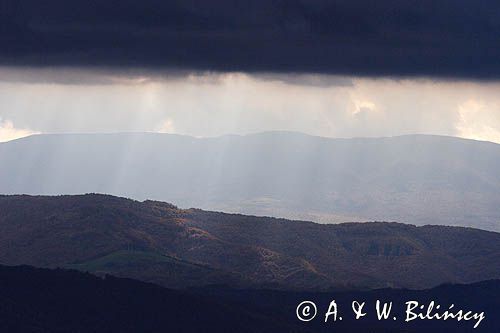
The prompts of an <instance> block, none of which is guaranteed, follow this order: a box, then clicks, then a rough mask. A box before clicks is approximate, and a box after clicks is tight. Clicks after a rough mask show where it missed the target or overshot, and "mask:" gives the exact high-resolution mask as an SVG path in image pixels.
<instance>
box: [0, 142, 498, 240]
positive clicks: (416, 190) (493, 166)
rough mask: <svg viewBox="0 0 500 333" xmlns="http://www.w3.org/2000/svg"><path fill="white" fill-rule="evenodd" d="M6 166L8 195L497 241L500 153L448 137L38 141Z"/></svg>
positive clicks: (2, 182) (7, 158)
mask: <svg viewBox="0 0 500 333" xmlns="http://www.w3.org/2000/svg"><path fill="white" fill-rule="evenodd" d="M0 165H1V166H2V167H1V168H0V192H1V193H4V194H22V193H25V194H48V195H57V194H79V193H91V192H97V193H111V194H114V195H119V196H125V197H130V198H134V199H138V200H145V199H148V198H152V199H155V200H161V201H168V202H175V203H177V204H179V205H180V206H181V207H199V208H203V209H209V210H223V211H229V212H240V213H246V214H252V215H265V216H275V217H286V218H292V219H303V220H313V221H318V222H348V221H374V220H378V221H398V222H404V223H412V224H417V225H425V224H436V225H458V226H471V227H476V228H481V229H486V230H494V231H500V210H499V209H498V207H500V172H498V170H500V145H498V144H494V143H489V142H480V141H474V140H466V139H459V138H453V137H440V136H428V135H409V136H401V137H392V138H365V139H330V138H322V137H314V136H308V135H305V134H299V133H293V132H267V133H260V134H253V135H247V136H236V135H232V136H223V137H216V138H204V139H200V138H194V137H189V136H181V135H171V134H154V133H149V134H148V133H130V134H61V135H36V136H31V137H27V138H24V139H20V140H15V141H11V142H7V143H3V144H0Z"/></svg>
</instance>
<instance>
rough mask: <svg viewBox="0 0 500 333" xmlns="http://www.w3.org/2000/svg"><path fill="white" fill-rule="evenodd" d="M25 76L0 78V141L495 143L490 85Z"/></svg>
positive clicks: (494, 96)
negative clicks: (440, 139)
mask: <svg viewBox="0 0 500 333" xmlns="http://www.w3.org/2000/svg"><path fill="white" fill-rule="evenodd" d="M23 71H25V72H24V74H23ZM26 71H28V70H26V69H22V70H18V71H16V70H15V69H9V70H5V69H3V70H2V73H4V74H5V73H8V74H9V75H6V76H3V77H2V78H0V106H1V108H0V119H1V122H0V140H1V141H7V140H11V139H13V138H17V137H21V136H25V135H29V134H32V133H38V132H41V133H61V132H64V133H66V132H129V131H134V132H137V131H138V132H142V131H149V132H168V133H177V134H187V135H192V136H197V137H206V136H218V135H224V134H246V133H253V132H260V131H270V130H290V131H300V132H304V133H308V134H312V135H319V136H326V137H373V136H375V137H376V136H394V135H403V134H415V133H422V134H438V135H452V136H459V137H464V138H472V139H479V140H488V141H494V142H500V94H498V92H499V91H500V83H496V82H480V81H436V80H430V79H405V80H396V79H390V78H383V79H368V78H358V77H336V76H324V75H323V76H318V77H315V76H313V75H310V74H308V75H290V76H287V75H273V74H258V75H257V74H256V75H250V74H244V73H193V74H190V73H172V74H169V73H163V74H162V75H158V74H148V73H135V74H130V73H128V74H127V73H107V72H99V71H95V73H94V74H92V72H89V71H78V70H77V71H73V70H64V71H58V70H47V69H45V70H43V71H42V70H33V71H29V74H30V75H29V76H27V75H26ZM82 73H85V74H84V75H83V74H82ZM80 74H82V75H81V76H79V75H80ZM79 77H80V79H79Z"/></svg>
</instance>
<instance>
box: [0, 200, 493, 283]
mask: <svg viewBox="0 0 500 333" xmlns="http://www.w3.org/2000/svg"><path fill="white" fill-rule="evenodd" d="M0 263H3V264H8V265H19V264H29V265H33V266H39V267H69V268H77V269H80V270H83V271H91V272H94V273H97V274H107V273H109V274H114V275H117V276H121V277H129V278H135V279H139V280H143V281H147V282H154V283H157V284H161V285H163V286H167V287H175V288H185V287H193V286H205V285H217V284H219V285H229V286H232V287H238V288H277V289H285V290H330V289H336V290H338V289H354V288H381V287H402V288H417V289H420V288H429V287H433V286H436V285H439V284H442V283H472V282H477V281H482V280H488V279H495V278H500V233H495V232H488V231H482V230H478V229H471V228H462V227H443V226H423V227H415V226H412V225H405V224H399V223H376V222H370V223H346V224H338V225H324V224H316V223H312V222H300V221H289V220H285V219H275V218H262V217H255V216H245V215H235V214H225V213H218V212H208V211H202V210H198V209H188V210H182V209H179V208H177V207H175V206H173V205H171V204H167V203H163V202H158V201H145V202H138V201H134V200H129V199H124V198H118V197H113V196H107V195H79V196H57V197H43V196H37V197H32V196H0Z"/></svg>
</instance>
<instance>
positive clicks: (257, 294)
mask: <svg viewBox="0 0 500 333" xmlns="http://www.w3.org/2000/svg"><path fill="white" fill-rule="evenodd" d="M499 293H500V281H498V280H496V281H485V282H480V283H476V284H472V285H446V286H441V287H438V288H434V289H431V290H423V291H408V290H397V289H394V290H393V289H384V290H376V291H370V292H341V293H300V292H291V291H288V292H286V291H266V290H241V289H240V290H234V289H225V288H210V289H196V290H190V291H175V290H170V289H164V288H161V287H158V286H156V285H153V284H147V283H143V282H139V281H135V280H130V279H122V278H115V277H112V276H106V277H105V278H98V277H95V276H93V275H90V274H84V273H80V272H77V271H66V270H47V269H37V268H32V267H27V266H22V267H7V266H0V299H1V302H0V330H1V331H2V332H24V333H31V332H259V333H262V332H273V333H277V332H332V331H335V332H349V333H353V332H354V333H361V332H363V333H366V332H374V333H389V332H392V333H403V332H406V333H417V332H428V333H434V332H436V333H438V332H439V333H441V332H446V331H447V332H485V333H493V332H498V331H499V330H500V319H499V318H500V317H499V315H500V313H499V308H500V299H499V298H498V297H494V296H495V295H496V296H498V295H499ZM306 299H307V300H312V301H314V302H315V303H316V304H317V308H318V314H317V317H316V318H315V320H313V321H310V322H307V323H304V322H300V321H299V320H298V319H297V318H296V314H295V309H296V307H297V305H298V304H299V303H300V302H302V301H303V300H306ZM332 299H335V300H336V302H337V303H338V306H339V311H341V313H342V316H343V320H342V321H337V322H332V321H330V322H328V323H327V324H325V323H324V313H325V312H326V309H327V307H328V304H329V302H330V301H331V300H332ZM377 299H380V300H383V301H384V302H393V312H391V315H394V316H398V317H399V319H398V320H397V321H393V320H392V318H391V319H390V320H383V321H378V320H376V317H375V314H374V304H375V301H376V300H377ZM353 300H359V301H365V302H366V304H367V305H366V308H365V309H366V312H367V316H365V317H364V318H363V319H362V320H354V315H353V313H352V312H350V303H351V302H352V301H353ZM408 300H414V301H418V302H420V303H421V304H428V303H429V302H430V301H431V300H434V301H436V302H437V303H438V304H440V305H441V306H446V307H448V306H449V305H451V304H455V306H456V307H457V308H460V309H464V310H466V311H469V310H470V311H474V312H478V313H479V312H483V311H484V313H485V319H484V320H483V321H482V322H481V323H480V324H479V326H478V327H477V329H473V326H474V324H475V321H461V322H457V321H454V320H448V321H436V320H434V321H430V320H419V321H412V322H410V323H406V322H405V321H404V319H405V315H404V311H405V305H404V303H405V302H406V301H408Z"/></svg>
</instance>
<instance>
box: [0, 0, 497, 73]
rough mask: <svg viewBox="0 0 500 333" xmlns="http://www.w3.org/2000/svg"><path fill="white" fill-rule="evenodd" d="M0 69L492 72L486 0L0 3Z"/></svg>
mask: <svg viewBox="0 0 500 333" xmlns="http://www.w3.org/2000/svg"><path fill="white" fill-rule="evenodd" d="M0 6H1V7H0V43H1V44H2V47H1V48H0V64H3V65H20V66H26V65H35V66H47V65H57V66H79V67H81V66H100V67H119V68H149V69H165V68H167V69H178V70H202V71H205V70H209V71H211V70H215V71H244V72H256V71H258V72H259V71H266V72H315V73H334V74H354V75H368V76H379V75H390V76H402V75H403V76H406V75H410V76H412V75H416V76H436V77H463V78H465V77H466V78H479V79H498V78H500V62H499V61H498V59H499V58H500V48H499V47H498V42H499V37H500V23H499V22H500V3H499V2H498V1H492V0H482V1H477V0H420V1H410V0H386V1H368V0H364V1H360V0H357V1H356V0H336V1H326V0H307V1H306V0H278V1H229V0H215V1H205V0H188V1H186V0H182V1H172V0H166V1H160V0H142V1H135V0H121V1H84V0H74V1H66V0H48V1H37V0H3V1H2V2H1V4H0Z"/></svg>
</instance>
